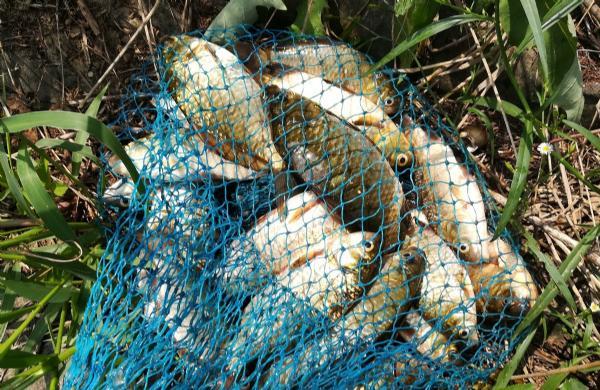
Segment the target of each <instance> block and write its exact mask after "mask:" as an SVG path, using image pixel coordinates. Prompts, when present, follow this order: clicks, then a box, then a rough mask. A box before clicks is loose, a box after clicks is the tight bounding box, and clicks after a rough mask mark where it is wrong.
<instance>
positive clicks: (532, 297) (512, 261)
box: [489, 237, 538, 316]
mask: <svg viewBox="0 0 600 390" xmlns="http://www.w3.org/2000/svg"><path fill="white" fill-rule="evenodd" d="M489 246H490V250H489V251H490V257H492V258H493V259H496V261H497V263H498V267H500V269H502V270H503V271H504V272H505V276H504V278H505V279H506V280H507V283H505V284H504V286H506V284H507V285H508V288H509V289H510V291H509V292H504V293H503V296H505V297H507V299H505V300H506V302H503V304H504V305H507V306H508V311H509V313H510V314H512V315H514V316H521V315H523V314H525V313H527V312H528V311H529V309H531V308H532V307H533V305H534V303H535V301H536V300H537V298H538V289H537V286H536V284H535V281H534V280H533V277H532V276H531V274H530V273H529V271H528V270H527V268H526V267H525V263H524V261H523V258H522V257H520V256H519V255H517V253H516V252H515V251H514V250H513V248H512V246H511V245H510V244H509V243H508V242H506V241H505V240H504V239H503V238H501V237H500V238H498V239H496V240H495V241H491V242H490V244H489Z"/></svg>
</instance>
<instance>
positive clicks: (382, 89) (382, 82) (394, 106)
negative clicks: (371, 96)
mask: <svg viewBox="0 0 600 390" xmlns="http://www.w3.org/2000/svg"><path fill="white" fill-rule="evenodd" d="M374 79H375V80H374V83H375V86H376V89H375V90H378V91H379V100H380V102H381V105H382V107H383V110H384V111H385V113H386V114H388V115H390V116H392V115H395V114H396V113H397V112H398V110H400V96H399V95H398V93H397V92H396V89H395V88H394V86H393V84H392V80H391V79H390V78H389V77H388V76H387V75H385V74H383V73H376V74H375V77H374Z"/></svg>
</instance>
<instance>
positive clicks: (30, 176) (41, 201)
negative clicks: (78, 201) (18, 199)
mask: <svg viewBox="0 0 600 390" xmlns="http://www.w3.org/2000/svg"><path fill="white" fill-rule="evenodd" d="M17 173H18V174H19V179H21V184H22V185H23V191H24V192H25V193H26V194H27V198H28V199H29V201H30V202H31V204H32V206H33V208H34V209H35V212H36V214H37V215H38V216H39V217H40V218H41V219H42V220H43V221H44V224H45V225H46V227H48V229H50V231H52V232H53V233H54V234H55V235H56V237H58V238H60V239H61V240H63V241H75V239H76V236H75V233H74V232H73V230H71V228H70V227H69V225H68V224H67V221H66V220H65V218H64V217H63V216H62V214H61V213H60V211H58V208H57V207H56V204H55V203H54V201H53V200H52V198H51V197H50V195H49V194H48V192H47V191H46V188H45V186H44V183H42V181H41V180H40V178H39V176H38V174H37V173H36V171H35V168H34V166H33V161H31V158H30V157H29V153H28V152H27V149H26V147H25V144H22V145H21V148H19V153H18V157H17Z"/></svg>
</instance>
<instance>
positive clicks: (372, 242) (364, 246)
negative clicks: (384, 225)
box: [338, 232, 379, 270]
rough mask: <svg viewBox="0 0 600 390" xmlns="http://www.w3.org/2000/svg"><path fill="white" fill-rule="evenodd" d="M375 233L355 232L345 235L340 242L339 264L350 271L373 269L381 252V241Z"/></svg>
mask: <svg viewBox="0 0 600 390" xmlns="http://www.w3.org/2000/svg"><path fill="white" fill-rule="evenodd" d="M377 237H378V236H376V235H375V233H371V232H355V233H349V234H344V235H343V236H342V238H341V240H340V242H339V245H340V247H339V255H338V262H339V264H340V266H341V267H342V268H344V269H348V270H358V269H362V268H365V267H366V269H372V268H373V267H374V266H375V264H376V263H375V262H374V261H373V260H374V259H375V257H376V255H377V254H378V252H379V240H378V239H377Z"/></svg>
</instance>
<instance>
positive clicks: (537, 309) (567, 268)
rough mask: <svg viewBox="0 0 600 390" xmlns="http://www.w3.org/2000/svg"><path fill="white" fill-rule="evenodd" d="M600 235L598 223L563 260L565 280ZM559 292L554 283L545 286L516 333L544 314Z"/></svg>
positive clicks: (561, 268)
mask: <svg viewBox="0 0 600 390" xmlns="http://www.w3.org/2000/svg"><path fill="white" fill-rule="evenodd" d="M598 236H600V225H597V226H595V227H593V228H592V229H590V231H588V232H587V233H586V235H585V236H583V238H582V239H581V241H579V242H578V243H577V245H576V246H575V248H573V250H572V251H571V253H569V255H568V256H567V258H566V259H565V260H564V261H563V262H562V264H561V265H560V267H559V269H558V271H559V272H560V274H561V276H562V278H563V279H564V280H565V281H568V280H569V279H570V278H571V274H572V273H573V270H574V269H575V268H577V266H578V265H579V263H580V262H581V260H583V257H584V256H585V254H586V253H587V251H588V250H589V249H590V247H591V246H592V245H593V244H594V241H595V240H596V238H598ZM557 294H558V288H557V286H556V285H555V284H554V283H551V284H549V285H547V286H546V287H545V288H544V291H542V293H541V294H540V296H539V298H538V300H537V301H536V303H535V305H533V307H532V308H531V310H530V311H529V313H528V314H527V316H525V318H524V319H523V321H522V322H521V323H520V324H519V326H518V327H517V330H516V331H515V334H518V333H520V332H522V331H523V330H524V329H526V328H527V327H528V326H529V325H531V324H532V323H533V322H534V321H535V320H536V318H537V317H538V316H539V315H540V314H542V312H543V311H544V310H545V309H546V308H547V307H548V305H549V304H550V303H551V302H552V301H553V300H554V298H555V297H556V295H557Z"/></svg>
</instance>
